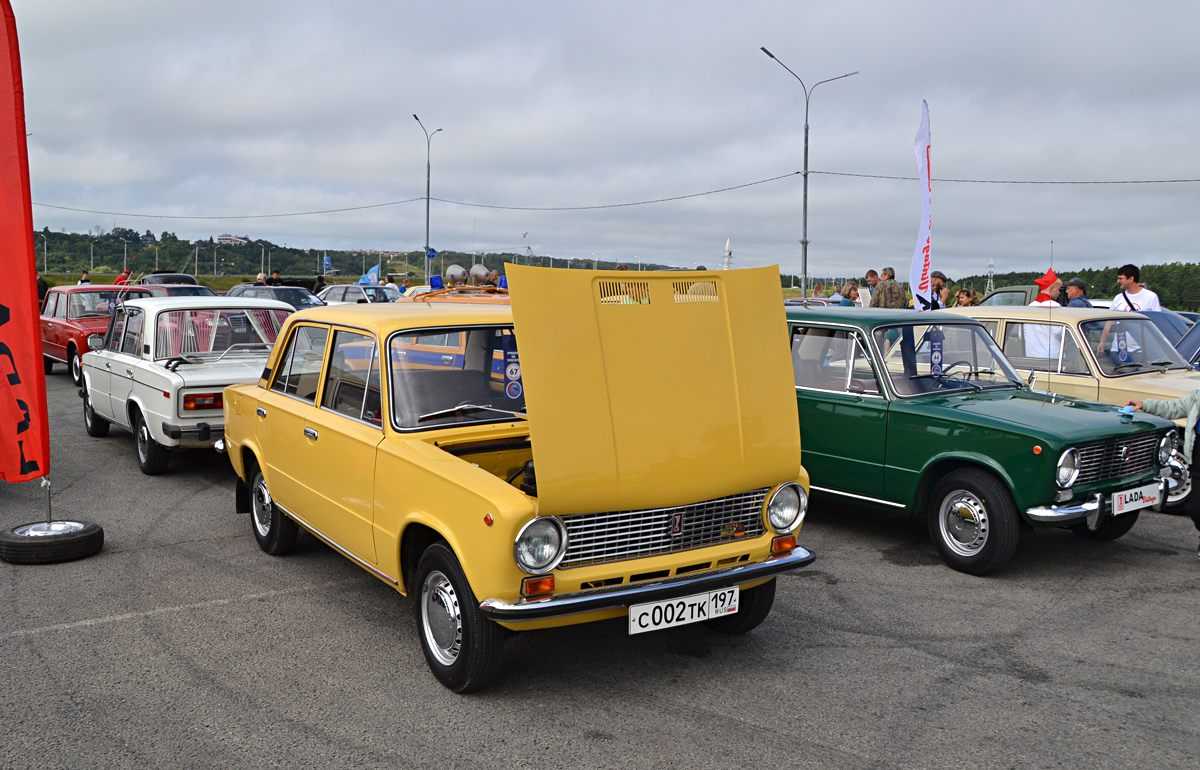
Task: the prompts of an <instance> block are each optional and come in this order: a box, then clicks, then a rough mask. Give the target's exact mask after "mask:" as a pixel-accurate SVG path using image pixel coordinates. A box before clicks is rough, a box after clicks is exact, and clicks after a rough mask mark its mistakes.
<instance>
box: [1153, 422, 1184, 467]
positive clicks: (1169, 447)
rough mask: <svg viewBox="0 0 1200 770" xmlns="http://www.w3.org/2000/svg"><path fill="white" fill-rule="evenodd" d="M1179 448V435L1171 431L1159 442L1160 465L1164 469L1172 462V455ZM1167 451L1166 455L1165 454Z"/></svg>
mask: <svg viewBox="0 0 1200 770" xmlns="http://www.w3.org/2000/svg"><path fill="white" fill-rule="evenodd" d="M1178 448H1179V434H1178V433H1177V432H1176V431H1175V430H1174V429H1171V430H1169V431H1167V432H1166V433H1164V434H1163V437H1162V438H1161V439H1159V441H1158V452H1157V456H1158V465H1159V467H1162V466H1164V465H1166V464H1167V463H1169V462H1170V461H1171V455H1173V454H1174V453H1175V450H1176V449H1178ZM1164 450H1165V454H1164Z"/></svg>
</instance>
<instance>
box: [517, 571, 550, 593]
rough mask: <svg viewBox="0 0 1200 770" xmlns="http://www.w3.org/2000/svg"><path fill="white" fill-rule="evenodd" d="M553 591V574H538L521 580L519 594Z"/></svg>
mask: <svg viewBox="0 0 1200 770" xmlns="http://www.w3.org/2000/svg"><path fill="white" fill-rule="evenodd" d="M552 593H554V576H553V575H539V576H538V577H527V578H525V579H524V580H522V581H521V596H542V595H544V594H552Z"/></svg>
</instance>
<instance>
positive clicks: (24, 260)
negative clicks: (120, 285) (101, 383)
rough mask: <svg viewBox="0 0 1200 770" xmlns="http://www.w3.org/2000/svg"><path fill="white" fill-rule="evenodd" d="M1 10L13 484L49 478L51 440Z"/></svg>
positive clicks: (15, 85) (0, 183)
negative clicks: (41, 477)
mask: <svg viewBox="0 0 1200 770" xmlns="http://www.w3.org/2000/svg"><path fill="white" fill-rule="evenodd" d="M0 10H2V11H3V12H4V34H3V36H2V37H0V46H2V47H3V50H0V273H2V274H3V275H4V278H5V280H4V281H3V282H0V479H3V480H4V481H8V482H16V481H29V480H31V479H36V478H38V477H39V476H45V475H46V474H47V473H49V471H50V434H49V429H48V426H47V421H46V376H45V372H44V370H43V369H42V336H41V330H40V328H39V326H38V314H39V312H40V310H41V308H40V307H39V306H38V297H37V277H38V276H37V262H36V258H35V256H34V250H33V246H34V243H33V207H32V205H31V204H30V198H29V154H28V152H27V150H26V147H25V93H24V89H23V88H22V85H21V52H20V50H19V49H18V48H17V20H16V18H15V17H14V16H13V10H12V5H11V3H10V2H9V0H0Z"/></svg>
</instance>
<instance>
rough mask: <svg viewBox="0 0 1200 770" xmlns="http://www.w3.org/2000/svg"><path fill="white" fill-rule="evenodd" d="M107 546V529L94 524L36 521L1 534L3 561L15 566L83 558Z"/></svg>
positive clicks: (88, 522)
mask: <svg viewBox="0 0 1200 770" xmlns="http://www.w3.org/2000/svg"><path fill="white" fill-rule="evenodd" d="M103 546H104V529H103V528H101V526H100V525H99V524H96V523H95V522H92V521H35V522H30V523H29V524H19V525H17V526H15V527H9V528H8V529H5V530H2V531H0V559H3V560H4V561H7V562H11V563H13V564H54V563H56V562H60V561H71V560H73V559H82V558H84V557H85V556H91V555H92V554H94V553H96V552H98V551H99V550H100V549H101V548H102V547H103Z"/></svg>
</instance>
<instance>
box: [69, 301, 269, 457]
mask: <svg viewBox="0 0 1200 770" xmlns="http://www.w3.org/2000/svg"><path fill="white" fill-rule="evenodd" d="M292 312H293V309H292V307H291V306H290V305H287V304H285V303H283V302H277V301H275V300H265V299H248V298H245V297H241V298H235V299H229V298H225V297H153V298H147V299H134V300H129V301H127V302H124V303H121V304H120V305H118V306H117V307H116V308H115V309H114V310H113V313H112V316H111V318H110V320H109V324H108V329H107V330H106V331H105V333H104V334H93V335H92V336H91V337H89V338H88V347H89V348H91V350H90V352H88V353H85V354H84V355H83V387H82V388H80V390H79V395H80V396H81V397H82V398H83V423H84V428H85V429H86V430H87V433H88V435H89V436H93V437H97V438H99V437H101V436H105V435H107V434H108V429H109V425H110V424H113V423H115V424H117V425H119V426H121V427H123V428H126V429H128V430H129V431H131V432H132V433H133V434H134V436H135V437H136V439H137V458H138V467H139V468H141V470H142V473H145V474H148V475H154V474H158V473H162V472H163V471H165V470H166V469H167V461H168V459H169V458H170V453H171V451H172V450H175V449H187V448H203V447H211V446H212V445H213V444H214V443H216V441H217V440H218V439H220V438H221V437H222V436H223V435H224V430H225V424H224V410H223V406H224V400H223V395H224V390H225V386H227V385H234V384H237V383H241V382H251V381H254V380H257V379H259V377H261V376H262V371H263V367H264V366H265V365H266V362H267V356H268V355H270V352H271V347H272V346H273V345H274V344H275V337H276V335H277V334H278V333H279V329H280V327H281V326H283V322H284V320H285V319H286V318H287V317H288V315H290V314H291V313H292Z"/></svg>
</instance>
